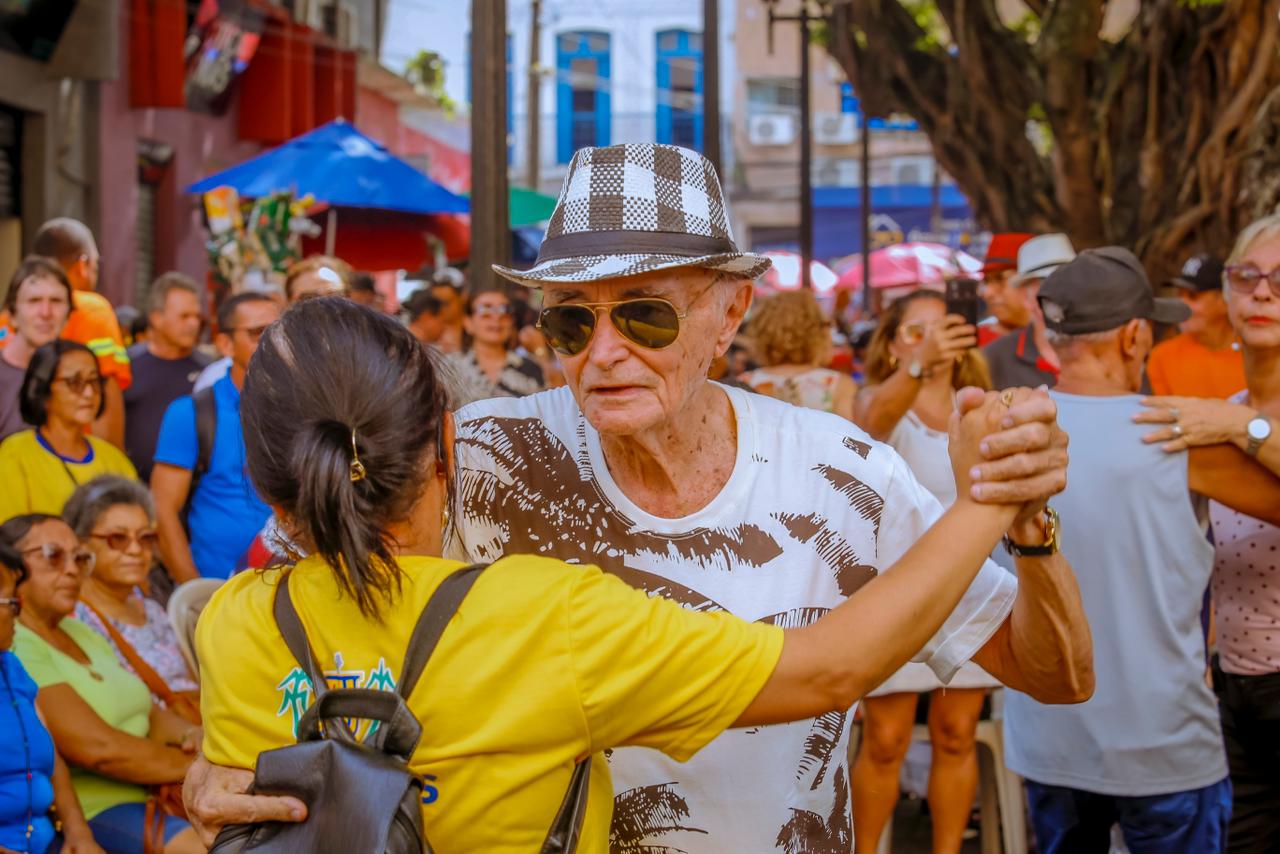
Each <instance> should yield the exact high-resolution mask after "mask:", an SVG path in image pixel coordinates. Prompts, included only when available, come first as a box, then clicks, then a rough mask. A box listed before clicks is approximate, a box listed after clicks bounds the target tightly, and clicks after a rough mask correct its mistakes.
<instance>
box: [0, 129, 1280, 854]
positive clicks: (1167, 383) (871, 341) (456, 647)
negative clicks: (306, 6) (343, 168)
mask: <svg viewBox="0 0 1280 854" xmlns="http://www.w3.org/2000/svg"><path fill="white" fill-rule="evenodd" d="M618 163H625V164H627V168H628V169H630V170H631V171H630V172H628V175H630V176H631V177H630V178H628V180H627V181H619V182H611V181H608V180H601V181H600V182H596V181H595V178H594V177H593V176H600V175H607V174H608V168H612V167H615V166H617V164H618ZM648 173H652V174H653V175H654V178H653V180H650V181H644V180H636V179H635V176H636V175H637V174H648ZM694 174H696V175H698V176H704V177H702V178H701V179H700V180H699V181H696V182H694V181H690V180H688V176H689V175H694ZM673 176H674V177H673ZM706 176H709V178H708V177H706ZM673 180H674V181H677V182H679V181H684V185H683V186H682V192H681V193H676V194H675V196H674V197H675V198H677V199H680V200H681V201H680V202H678V203H676V202H668V203H670V204H680V205H688V206H690V210H691V211H692V210H696V211H700V212H701V213H699V214H698V215H697V216H695V215H693V213H688V215H681V216H675V217H665V218H661V221H659V220H658V219H654V218H653V217H652V216H650V215H649V214H647V213H646V211H652V210H654V209H655V208H656V205H655V204H654V197H653V194H654V193H655V192H661V190H660V188H661V187H662V186H663V182H670V181H673ZM655 187H656V188H658V189H655ZM559 207H560V208H571V209H574V210H578V209H582V210H585V211H587V212H588V213H589V214H590V215H589V216H585V217H566V216H563V215H558V216H553V218H552V220H551V222H550V226H549V230H548V234H547V238H546V242H545V243H544V247H543V254H542V256H540V258H539V261H538V263H537V264H536V265H535V266H534V267H532V268H531V269H527V270H517V269H510V268H505V267H495V268H494V275H492V276H491V275H489V274H488V271H476V270H471V271H468V272H462V271H460V270H458V269H456V268H442V269H439V270H434V271H429V272H428V273H426V274H424V275H423V276H422V280H423V282H422V286H421V287H420V288H419V289H417V290H416V291H414V292H413V293H412V294H411V295H409V296H408V298H407V299H405V300H404V301H403V303H402V304H401V305H399V307H398V309H397V310H396V311H395V312H394V313H392V312H391V311H389V310H388V306H387V299H386V298H385V297H384V295H383V294H381V293H380V292H379V291H378V290H377V289H376V287H374V285H373V283H372V280H371V279H370V278H369V277H367V276H365V275H363V274H360V273H357V272H355V271H353V270H352V269H351V268H350V267H349V266H348V265H347V264H345V263H344V262H342V261H341V260H340V259H337V258H331V257H327V256H314V257H310V258H306V259H304V260H302V261H300V262H298V263H297V264H295V265H294V266H293V267H292V268H291V269H290V270H289V271H288V273H287V274H286V275H285V276H284V277H282V280H281V282H280V284H279V286H278V287H276V288H270V287H268V288H266V289H258V290H242V291H240V292H237V293H235V294H233V295H230V296H228V297H227V298H225V299H223V300H222V301H221V303H220V304H219V305H218V306H217V307H216V311H215V312H213V313H212V317H210V313H209V312H208V311H207V306H206V298H205V290H204V288H203V287H201V286H200V285H199V284H197V283H196V282H195V281H193V280H192V279H190V278H189V277H187V276H185V275H182V274H180V273H176V272H174V273H166V274H164V275H162V276H160V277H159V278H158V279H157V280H156V281H155V282H154V283H153V285H152V286H151V288H150V289H149V290H148V292H147V294H146V295H145V300H144V302H143V304H142V306H141V308H142V311H140V312H136V313H135V315H136V316H135V317H134V318H132V319H130V318H128V317H127V316H126V313H124V312H122V313H121V316H122V317H125V319H126V320H127V321H128V322H126V323H124V324H121V323H120V322H119V321H118V320H117V318H116V315H115V313H114V311H113V310H112V309H111V306H110V304H109V303H108V302H107V301H106V300H105V299H104V298H103V297H102V296H101V295H99V294H97V293H96V290H95V289H96V276H97V269H98V261H97V259H98V252H97V247H96V245H95V244H94V241H93V236H92V234H91V232H90V231H89V230H88V229H87V228H86V227H85V226H83V224H81V223H78V222H75V221H72V220H65V219H59V220H54V221H52V222H50V223H48V224H47V225H46V226H45V227H44V228H42V229H41V230H40V232H39V233H38V234H37V235H36V237H35V239H34V240H33V244H32V245H33V250H34V254H33V255H31V256H30V257H28V258H27V259H25V260H24V261H23V263H22V264H21V266H20V267H19V268H18V270H17V272H16V273H15V275H14V277H13V279H12V281H11V283H10V286H9V289H8V291H7V292H6V295H5V305H4V308H5V312H6V314H5V316H4V317H3V318H0V321H3V325H0V329H2V330H3V331H2V332H0V676H2V677H3V683H4V684H3V689H2V690H3V692H4V695H3V696H0V732H2V733H4V734H5V735H4V736H3V746H2V748H0V852H8V851H16V852H24V854H25V852H38V854H43V852H46V851H65V852H72V854H81V853H82V852H99V851H106V852H109V854H117V853H118V852H119V854H143V852H145V854H151V852H170V854H185V852H196V851H204V850H206V846H208V845H209V844H210V843H211V841H212V840H213V837H214V834H216V832H217V831H218V829H219V828H221V827H222V826H224V825H227V824H236V823H240V822H252V821H262V820H268V819H270V820H278V821H286V822H288V821H299V820H302V819H304V818H305V816H306V806H305V805H304V804H302V803H300V802H298V801H297V800H295V799H293V798H290V797H287V796H266V795H250V794H248V792H249V790H250V783H251V781H252V779H253V770H252V769H253V768H254V767H255V764H256V760H257V757H258V755H259V754H260V753H261V752H262V751H265V750H270V749H272V748H276V747H281V746H285V745H288V744H291V743H293V741H294V739H295V737H296V734H297V728H298V726H299V723H300V721H301V720H302V717H303V714H304V713H305V712H306V710H307V708H308V706H309V704H310V703H311V701H312V700H313V699H314V698H315V689H314V686H313V684H312V682H311V681H310V679H309V677H308V675H307V671H306V669H305V663H303V669H299V662H297V661H295V659H294V657H293V655H292V654H291V653H290V651H289V647H288V646H287V645H286V644H285V642H284V640H283V639H282V638H281V636H280V634H279V631H278V629H277V626H276V622H275V619H274V617H273V608H274V607H275V606H274V599H275V591H276V586H277V582H278V580H279V579H280V578H281V576H282V575H283V574H287V575H288V578H289V579H290V580H289V591H290V595H291V596H292V599H293V602H294V603H295V604H296V607H297V609H298V611H299V612H300V613H301V614H302V615H303V623H304V624H305V626H306V631H307V636H308V638H309V641H310V643H311V645H312V648H313V650H314V652H315V656H316V659H317V663H318V664H319V665H320V667H321V669H323V671H324V678H325V681H326V682H327V683H329V684H330V686H332V687H339V686H346V687H368V688H382V689H388V688H394V687H395V686H396V684H397V681H398V680H399V679H400V678H401V674H400V669H401V667H402V663H403V662H404V660H405V648H406V646H407V644H408V641H409V637H410V635H411V634H412V633H413V630H414V627H415V624H416V623H417V620H418V617H419V614H420V612H421V611H422V609H423V607H424V605H425V604H426V602H427V601H428V600H429V599H430V598H431V595H432V594H433V592H434V591H435V590H436V589H437V587H438V586H439V585H440V584H442V583H443V581H444V580H445V579H446V578H449V577H451V576H452V574H453V573H455V572H456V571H457V570H458V569H459V568H460V567H462V566H465V565H479V566H483V567H484V569H483V570H482V571H481V572H480V573H479V575H478V577H477V578H478V580H476V581H475V586H474V588H473V589H472V591H471V593H469V594H468V595H467V597H466V598H465V599H464V600H463V602H462V605H461V607H460V609H459V619H457V620H455V621H454V622H453V623H451V624H450V628H449V630H448V631H447V632H446V633H445V634H444V635H443V638H442V640H441V642H440V649H439V651H438V652H437V653H436V654H435V655H434V656H433V658H432V659H431V663H430V666H429V667H428V669H427V670H426V671H425V673H424V674H423V676H422V679H421V681H420V682H419V683H418V687H417V688H416V689H415V691H414V692H413V693H412V694H411V695H410V696H408V697H406V701H407V702H408V703H409V707H410V709H411V710H412V712H413V713H414V715H415V716H416V717H417V718H418V720H419V721H420V722H421V723H422V725H423V729H424V732H425V733H427V734H429V735H428V736H426V737H424V739H423V741H422V743H421V745H420V746H419V747H418V748H417V750H416V751H415V752H414V753H413V756H412V757H411V759H410V762H409V767H410V769H411V770H412V771H413V773H414V774H415V775H417V776H418V777H420V778H421V779H423V780H426V781H429V785H427V787H426V789H424V796H423V806H422V813H423V817H424V822H425V828H426V833H427V836H428V838H429V840H430V842H431V845H432V846H433V848H434V849H435V850H441V851H452V850H457V851H481V850H483V851H513V852H514V851H527V850H531V849H532V850H537V849H538V847H539V846H540V845H542V843H543V839H544V837H546V835H547V829H548V827H549V826H550V821H551V818H552V817H553V815H555V814H556V812H557V809H558V808H559V807H560V805H561V803H562V799H564V797H565V791H566V787H567V786H568V785H569V782H570V779H571V775H573V774H574V770H575V768H577V767H578V765H579V763H580V762H585V763H586V766H587V768H589V772H590V777H589V780H590V782H589V792H590V794H589V796H588V797H587V799H586V800H585V802H584V803H585V806H584V808H583V812H582V818H581V821H582V824H581V828H580V833H579V835H578V839H579V840H580V841H579V842H578V846H579V850H583V851H588V850H589V851H596V850H605V848H606V847H608V848H610V849H611V850H614V851H633V850H641V849H642V848H643V847H644V846H659V847H660V846H667V847H668V848H670V849H672V850H676V849H678V850H685V851H690V852H722V851H766V850H775V849H780V850H784V851H795V852H800V851H818V850H824V851H825V850H846V851H847V850H856V851H857V852H859V854H863V852H872V851H875V850H876V848H877V843H878V841H879V840H880V838H881V835H882V834H883V833H884V831H885V828H886V827H887V825H888V824H889V823H890V822H891V821H892V817H893V814H894V810H895V807H896V805H897V803H898V801H899V797H900V787H899V781H900V778H901V774H902V768H903V764H904V759H905V757H906V755H907V752H908V747H909V745H910V743H911V740H912V732H913V727H914V726H915V724H916V723H917V721H920V722H923V723H926V724H927V730H928V734H929V742H930V747H931V759H930V771H929V782H928V785H927V792H926V794H927V800H928V805H929V811H930V815H931V818H932V828H933V836H934V845H933V847H934V850H935V851H938V852H956V851H959V850H960V848H961V846H962V844H963V840H964V839H965V836H966V832H967V828H968V827H969V825H970V823H971V818H972V813H973V807H974V802H975V795H976V791H977V788H978V762H977V754H976V745H975V732H976V729H977V726H978V723H979V721H980V720H981V719H982V718H983V717H985V716H989V715H991V714H992V713H993V707H994V709H995V713H996V716H997V717H999V718H1001V719H1002V721H1003V728H1004V744H1005V755H1006V759H1007V762H1008V765H1009V767H1010V769H1012V770H1013V771H1015V772H1016V773H1017V774H1018V775H1020V776H1021V777H1022V778H1023V779H1024V781H1025V790H1026V797H1027V806H1028V810H1029V815H1030V818H1031V826H1032V830H1033V833H1034V837H1035V842H1036V845H1037V848H1038V850H1039V851H1041V852H1046V854H1057V852H1075V851H1106V850H1107V849H1108V846H1109V845H1110V844H1111V839H1112V833H1113V827H1116V826H1118V827H1119V831H1120V833H1121V834H1122V835H1123V837H1124V840H1125V843H1126V844H1127V846H1128V847H1129V849H1130V850H1132V851H1134V852H1142V851H1151V852H1202V851H1203V852H1211V851H1227V850H1231V851H1239V852H1253V851H1270V850H1280V820H1277V818H1276V815H1277V814H1278V812H1280V735H1278V733H1280V593H1278V592H1277V590H1278V589H1280V588H1277V584H1278V583H1280V582H1277V581H1276V578H1275V576H1276V573H1277V571H1278V570H1280V557H1278V556H1277V554H1278V552H1277V550H1278V549H1280V439H1273V438H1272V437H1271V432H1272V430H1273V428H1274V427H1275V426H1276V425H1277V424H1280V216H1277V217H1269V218H1265V219H1263V220H1260V221H1259V222H1257V223H1255V224H1253V225H1251V226H1250V227H1249V228H1247V229H1246V230H1245V231H1244V232H1243V233H1242V234H1241V235H1240V236H1239V239H1238V240H1237V242H1236V245H1235V246H1234V247H1233V248H1231V251H1230V253H1229V254H1228V255H1227V257H1225V258H1222V257H1220V256H1216V255H1214V254H1212V253H1207V254H1199V255H1196V256H1194V257H1191V258H1189V259H1188V260H1187V262H1186V263H1185V265H1183V266H1182V268H1181V270H1180V272H1179V275H1178V276H1177V277H1176V278H1175V279H1174V280H1173V281H1171V282H1169V283H1167V284H1168V287H1169V289H1170V291H1171V292H1172V293H1175V294H1176V295H1177V296H1176V297H1174V298H1165V297H1160V296H1157V291H1156V288H1154V287H1153V286H1152V283H1151V281H1150V280H1149V279H1148V277H1147V274H1146V272H1145V270H1144V269H1143V267H1142V265H1141V263H1140V262H1139V261H1138V259H1137V258H1136V257H1135V256H1134V255H1133V254H1132V253H1130V252H1129V251H1128V250H1126V249H1124V248H1121V247H1102V248H1093V249H1084V250H1080V251H1077V249H1076V248H1075V247H1074V246H1073V245H1072V243H1071V241H1070V239H1069V238H1068V237H1067V236H1066V235H1062V234H1040V235H1032V234H998V235H995V236H994V237H993V239H992V240H991V243H990V246H989V248H988V251H987V257H986V260H985V263H984V266H983V270H982V281H981V295H982V298H983V301H984V303H985V306H986V313H987V316H986V317H985V318H984V319H982V320H981V321H980V322H979V323H977V324H976V325H971V324H970V323H969V322H968V321H966V319H965V318H964V317H963V316H960V315H959V314H957V313H955V311H954V310H953V309H954V307H953V306H951V305H950V303H949V302H948V300H947V298H946V296H945V294H944V292H943V291H942V290H940V289H933V288H930V287H923V288H921V289H920V290H917V291H915V292H914V293H911V294H909V295H907V296H904V297H902V298H899V299H897V300H896V301H893V302H892V303H890V304H888V305H887V306H885V307H884V309H883V310H882V311H881V312H880V314H879V316H878V317H876V318H873V319H871V320H874V326H873V328H871V329H870V331H869V334H867V335H863V336H854V335H845V334H842V333H841V331H838V330H842V331H846V332H847V331H848V330H849V324H848V323H847V320H848V318H847V317H845V316H842V315H841V313H840V312H839V309H838V308H836V307H833V306H832V305H830V304H827V303H825V302H823V301H820V300H819V299H817V298H815V296H814V295H813V294H812V293H810V292H808V291H799V292H792V293H781V294H777V295H774V296H769V297H766V298H764V299H761V300H759V301H755V300H754V293H755V288H754V284H753V280H754V279H755V278H756V277H757V276H759V275H760V274H761V273H762V272H764V270H765V269H766V268H767V266H768V263H769V262H768V259H767V258H765V257H764V256H761V255H757V254H754V253H751V252H745V251H741V250H739V249H738V248H737V246H736V245H735V244H734V242H733V238H732V235H731V234H730V233H729V229H728V226H727V222H728V213H727V210H726V205H725V202H724V200H723V197H722V196H721V194H720V189H719V186H718V185H717V184H716V183H715V181H714V172H713V171H712V170H710V168H709V167H708V166H706V164H705V161H704V160H703V159H702V158H701V157H700V156H699V155H697V154H696V153H693V152H690V151H687V150H684V149H679V148H674V147H671V146H653V145H639V146H638V145H627V146H614V147H611V148H603V149H584V150H583V151H582V152H579V154H578V155H576V156H575V159H574V162H573V163H572V164H571V166H570V170H569V175H568V177H567V178H566V189H565V192H564V193H563V194H562V196H561V198H560V200H559ZM588 222H589V226H588V224H587V223H588ZM655 235H660V239H655ZM1162 284H1163V283H1162ZM210 333H211V334H210ZM1068 435H1069V436H1070V451H1069V454H1068V449H1067V442H1068V440H1067V436H1068ZM247 570H252V571H247ZM204 579H212V580H215V581H216V582H220V586H219V587H218V590H217V592H216V593H215V594H213V598H212V599H211V600H210V602H209V604H208V605H207V606H206V607H205V609H204V612H203V614H202V615H201V618H200V622H199V627H198V629H196V631H195V633H194V636H190V635H188V634H185V629H184V626H183V625H182V624H181V623H180V622H179V621H174V620H171V618H170V615H169V612H168V611H167V610H166V607H165V604H166V602H167V601H168V599H169V597H170V596H171V595H172V591H173V590H174V589H175V587H176V586H178V585H183V584H185V583H187V582H193V581H195V582H200V581H201V580H204ZM637 589H638V591H640V592H637ZM645 594H647V595H645ZM731 615H732V616H731ZM197 663H198V665H199V666H198V667H197V666H196V664H197ZM446 698H447V699H446ZM855 727H858V728H860V737H859V739H858V747H857V749H856V751H853V753H852V755H851V751H850V750H849V745H850V739H851V732H852V731H853V729H854V728H855ZM11 734H12V735H11ZM184 779H186V781H187V785H186V801H185V804H184V803H183V799H182V797H181V785H182V782H183V780H184ZM428 793H429V794H428ZM498 798H501V799H502V801H503V807H502V809H501V810H495V809H494V804H495V801H496V800H497V799H498ZM352 818H353V820H358V819H357V818H356V817H352Z"/></svg>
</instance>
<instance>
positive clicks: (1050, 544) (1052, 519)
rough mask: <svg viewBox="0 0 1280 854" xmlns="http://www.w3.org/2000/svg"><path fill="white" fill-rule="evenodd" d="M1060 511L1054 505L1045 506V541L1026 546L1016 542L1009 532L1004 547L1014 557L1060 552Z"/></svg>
mask: <svg viewBox="0 0 1280 854" xmlns="http://www.w3.org/2000/svg"><path fill="white" fill-rule="evenodd" d="M1058 530H1059V519H1058V511H1056V510H1054V509H1053V508H1052V507H1045V508H1044V542H1043V543H1041V544H1040V545H1038V546H1026V545H1022V544H1020V543H1015V542H1014V541H1013V538H1012V537H1010V536H1009V535H1008V534H1005V535H1004V547H1005V548H1006V549H1008V551H1009V554H1011V555H1013V556H1014V557H1048V556H1050V555H1056V554H1057V553H1058Z"/></svg>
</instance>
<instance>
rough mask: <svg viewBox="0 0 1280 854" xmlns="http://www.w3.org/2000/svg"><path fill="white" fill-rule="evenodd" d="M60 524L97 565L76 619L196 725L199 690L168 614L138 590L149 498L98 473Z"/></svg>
mask: <svg viewBox="0 0 1280 854" xmlns="http://www.w3.org/2000/svg"><path fill="white" fill-rule="evenodd" d="M62 518H63V519H64V520H66V523H67V524H68V525H70V526H71V530H73V531H75V533H76V536H77V537H79V538H80V540H81V541H82V542H84V543H85V544H86V545H88V547H89V549H90V551H92V552H93V554H94V557H95V559H96V564H95V565H94V569H93V574H92V575H90V576H89V579H88V580H87V581H86V582H85V584H84V589H83V590H82V591H81V593H80V602H79V604H77V605H76V610H75V618H76V619H77V620H79V621H80V622H82V623H84V624H85V625H86V626H88V627H89V628H91V629H93V630H94V631H95V632H97V633H98V634H100V635H102V636H103V637H105V638H106V639H107V641H108V642H110V644H111V646H112V648H113V649H115V652H116V657H117V658H119V659H120V662H121V663H122V664H123V665H124V666H125V669H127V670H129V671H131V672H132V673H133V674H134V675H135V676H137V677H138V678H139V679H141V680H142V681H143V682H145V683H147V687H148V688H149V689H150V690H151V699H152V700H154V701H155V702H157V703H159V704H160V705H161V706H164V707H165V708H167V709H171V710H173V711H175V712H177V713H178V714H180V715H182V716H183V717H185V718H187V719H188V720H190V721H191V722H192V723H199V722H200V718H199V707H200V699H199V696H198V694H197V688H198V687H199V686H197V685H196V682H195V679H193V678H192V675H191V672H190V670H189V669H188V668H187V662H186V659H184V658H183V657H182V650H181V648H180V647H179V646H178V636H177V634H176V633H175V632H174V630H173V625H172V624H171V623H170V622H169V614H168V613H167V612H166V611H165V609H164V608H163V607H162V606H161V605H160V603H158V602H156V601H155V600H154V599H148V598H146V597H144V596H143V595H142V590H141V588H140V587H139V585H141V584H142V583H143V582H144V581H145V580H146V578H147V573H148V571H149V570H150V569H151V565H152V563H153V562H154V560H155V547H156V522H155V509H154V507H153V505H152V503H151V493H150V492H148V491H147V489H146V487H144V486H143V485H142V484H140V483H138V482H137V481H136V480H127V479H126V478H123V477H117V476H115V475H103V476H102V477H96V478H94V479H93V480H91V481H89V482H88V483H86V484H85V485H84V486H82V487H80V488H79V489H77V490H76V491H75V494H74V495H72V496H71V500H70V501H68V502H67V506H66V508H65V509H63V511H62Z"/></svg>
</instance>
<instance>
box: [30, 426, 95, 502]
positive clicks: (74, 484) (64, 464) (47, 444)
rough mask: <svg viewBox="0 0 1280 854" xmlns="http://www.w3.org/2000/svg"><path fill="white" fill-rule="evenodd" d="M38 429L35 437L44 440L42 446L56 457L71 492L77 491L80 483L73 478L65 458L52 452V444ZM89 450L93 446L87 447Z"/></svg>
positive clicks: (73, 475)
mask: <svg viewBox="0 0 1280 854" xmlns="http://www.w3.org/2000/svg"><path fill="white" fill-rule="evenodd" d="M40 429H43V428H40ZM40 429H38V430H37V431H36V435H37V436H40V437H41V438H42V439H44V445H45V447H46V448H48V449H49V453H51V454H53V455H54V456H55V457H57V459H58V462H59V463H61V464H62V470H63V471H64V472H66V473H67V477H69V478H70V479H71V486H72V489H73V490H75V489H79V488H80V481H78V480H76V476H75V474H74V473H73V472H72V471H71V466H69V465H67V459H66V457H64V456H62V454H60V453H58V452H57V451H55V450H54V448H53V443H52V442H50V441H49V440H48V439H47V438H45V436H44V434H43V433H41V432H40ZM89 450H91V451H92V450H93V446H92V445H90V446H89Z"/></svg>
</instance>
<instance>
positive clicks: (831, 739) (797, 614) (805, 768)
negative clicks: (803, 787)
mask: <svg viewBox="0 0 1280 854" xmlns="http://www.w3.org/2000/svg"><path fill="white" fill-rule="evenodd" d="M828 610H829V609H827V608H792V609H791V610H790V611H783V612H782V613H780V614H771V615H770V616H768V617H765V618H764V619H761V620H757V622H760V623H767V624H769V625H771V626H781V627H782V628H784V629H798V628H801V627H802V626H808V625H811V624H812V623H815V622H817V620H818V618H819V617H821V616H822V615H823V614H825V613H827V611H828ZM846 715H847V713H846V712H828V713H827V714H825V715H820V716H819V717H817V718H814V721H813V725H812V726H811V727H810V729H809V735H808V736H807V737H806V738H805V740H804V756H802V757H801V759H800V767H798V768H797V769H796V780H797V781H801V782H803V781H805V780H808V781H809V791H811V792H812V791H816V790H817V789H818V787H819V786H821V785H822V782H823V780H825V779H826V776H827V770H828V769H829V768H830V765H831V757H832V756H833V755H834V753H835V749H836V748H837V747H838V746H839V745H840V738H841V736H842V735H843V734H844V721H845V716H846Z"/></svg>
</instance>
